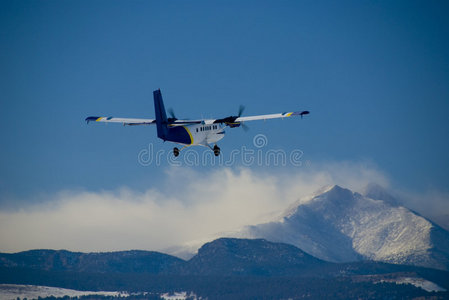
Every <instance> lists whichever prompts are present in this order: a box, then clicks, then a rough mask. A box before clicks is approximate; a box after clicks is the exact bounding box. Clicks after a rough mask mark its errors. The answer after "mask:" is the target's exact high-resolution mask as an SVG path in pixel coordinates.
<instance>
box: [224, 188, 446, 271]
mask: <svg viewBox="0 0 449 300" xmlns="http://www.w3.org/2000/svg"><path fill="white" fill-rule="evenodd" d="M365 195H366V196H363V195H361V194H359V193H354V192H352V191H350V190H348V189H344V188H341V187H339V186H332V187H329V188H327V189H324V190H322V191H320V192H319V193H317V194H315V195H313V196H312V197H310V198H308V199H305V200H304V199H303V200H300V201H298V202H297V203H295V204H294V205H293V206H292V207H291V208H290V209H288V210H287V211H286V212H285V213H284V214H283V215H282V216H281V217H280V218H279V219H278V220H275V221H272V222H269V223H265V224H259V225H252V226H246V227H244V228H243V229H242V230H240V231H239V232H236V233H235V234H232V235H233V236H235V237H240V238H265V239H267V240H270V241H274V242H283V243H289V244H292V245H295V246H297V247H298V248H300V249H302V250H304V251H305V252H307V253H309V254H311V255H313V256H315V257H317V258H320V259H323V260H327V261H332V262H349V261H357V260H363V259H369V260H375V261H383V262H389V263H397V264H410V265H416V266H424V267H431V268H438V269H444V270H448V269H449V232H447V231H446V230H444V229H442V228H441V227H439V226H438V225H435V224H433V223H432V222H431V221H429V220H427V219H425V218H424V217H422V216H420V215H418V214H417V213H415V212H413V211H411V210H409V209H407V208H406V207H403V206H400V205H398V204H397V202H396V201H394V200H393V198H392V197H391V196H389V195H388V194H387V193H385V192H384V191H382V190H381V189H380V188H379V187H376V186H374V187H372V188H369V189H368V190H367V192H366V193H365ZM373 198H384V199H385V200H384V199H373Z"/></svg>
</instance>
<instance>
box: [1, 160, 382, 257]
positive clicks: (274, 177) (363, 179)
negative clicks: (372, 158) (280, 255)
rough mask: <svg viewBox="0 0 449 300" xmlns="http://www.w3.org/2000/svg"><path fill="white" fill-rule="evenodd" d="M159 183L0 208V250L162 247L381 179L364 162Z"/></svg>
mask: <svg viewBox="0 0 449 300" xmlns="http://www.w3.org/2000/svg"><path fill="white" fill-rule="evenodd" d="M164 176H165V184H164V185H163V186H162V187H158V188H150V189H148V190H146V191H144V192H138V191H132V190H130V189H126V188H122V189H120V190H118V191H104V192H86V191H81V192H80V191H78V192H68V191H65V192H61V193H59V194H57V195H55V196H54V197H53V199H52V200H51V201H48V202H47V203H45V204H39V205H35V206H32V207H27V208H23V209H20V210H17V211H14V212H11V211H0V241H1V243H0V251H2V252H15V251H23V250H27V249H37V248H51V249H68V250H72V251H116V250H127V249H147V250H163V249H165V248H167V247H170V246H174V245H177V244H181V243H184V242H188V241H191V240H196V239H201V238H204V237H205V236H210V235H213V234H215V233H217V232H225V231H232V230H235V229H237V228H239V227H241V226H243V225H247V224H255V223H259V222H263V221H266V218H267V217H268V216H270V215H271V213H272V212H279V211H281V210H284V209H285V208H287V207H288V205H289V204H290V203H292V202H294V201H296V200H298V199H299V198H301V197H304V196H307V195H309V194H311V193H313V192H314V191H316V190H318V189H319V188H321V187H322V186H324V185H330V184H339V185H341V186H344V187H348V188H350V189H352V190H355V191H361V190H362V189H363V188H364V187H365V186H366V184H367V183H369V182H377V183H379V184H381V185H384V186H385V185H388V180H387V178H386V176H385V175H384V174H382V172H380V171H378V170H377V169H376V168H375V167H373V166H371V165H369V164H368V165H367V164H351V163H333V164H326V165H322V166H315V167H303V168H298V169H296V170H291V169H290V170H288V171H287V170H284V171H282V170H277V171H275V172H274V173H273V172H272V171H271V172H269V171H257V170H252V169H248V168H240V169H237V170H233V169H229V168H220V169H217V170H212V171H204V170H201V171H198V170H192V169H188V168H171V169H168V170H167V171H166V173H165V175H164Z"/></svg>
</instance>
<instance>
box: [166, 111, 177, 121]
mask: <svg viewBox="0 0 449 300" xmlns="http://www.w3.org/2000/svg"><path fill="white" fill-rule="evenodd" d="M168 114H169V115H170V118H168V122H169V123H173V122H174V121H176V120H178V118H176V116H175V111H174V110H173V108H169V109H168Z"/></svg>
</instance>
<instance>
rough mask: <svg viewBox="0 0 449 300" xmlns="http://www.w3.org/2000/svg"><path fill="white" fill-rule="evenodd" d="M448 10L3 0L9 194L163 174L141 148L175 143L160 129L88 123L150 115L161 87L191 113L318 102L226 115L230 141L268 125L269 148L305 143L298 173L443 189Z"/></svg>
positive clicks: (435, 4) (231, 145)
mask: <svg viewBox="0 0 449 300" xmlns="http://www.w3.org/2000/svg"><path fill="white" fill-rule="evenodd" d="M448 11H449V4H448V2H447V1H1V2H0V95H1V96H0V108H1V109H0V128H1V129H0V140H1V147H0V166H1V168H0V206H2V207H5V206H10V205H14V206H15V205H18V206H26V205H28V204H30V203H35V202H36V201H41V200H42V198H45V197H46V196H48V195H52V194H55V193H58V192H60V191H65V190H87V191H102V190H115V189H118V188H121V187H130V188H133V189H136V190H142V191H143V190H145V189H148V188H153V187H157V186H158V185H160V184H163V182H164V178H165V176H166V175H165V173H164V170H165V169H166V168H168V164H167V163H164V164H162V165H158V166H157V165H154V164H153V165H150V166H142V165H140V164H139V163H138V160H137V156H138V153H139V151H141V150H142V149H146V148H147V147H148V145H149V144H153V145H154V149H156V150H159V149H162V150H165V151H169V150H170V149H171V148H172V145H171V144H168V143H167V144H164V143H162V142H161V141H160V140H158V139H157V138H156V131H155V128H153V127H145V126H136V127H123V126H120V125H113V124H112V125H107V126H103V125H102V124H92V125H89V126H87V125H86V124H85V122H84V118H85V117H87V116H89V115H105V116H116V117H141V118H153V117H154V112H153V102H152V101H153V100H152V91H153V90H154V89H157V88H160V89H161V90H162V94H163V97H164V101H165V105H166V107H173V108H174V109H175V111H176V114H177V115H178V117H183V118H201V117H205V118H209V117H225V116H228V115H232V114H235V113H236V111H237V110H238V107H239V105H240V104H244V105H245V106H246V111H245V114H248V115H253V114H265V113H276V112H284V111H291V110H303V109H307V110H310V111H311V115H310V116H308V117H307V118H305V119H304V120H300V119H295V120H284V121H280V120H277V121H272V122H253V123H250V124H248V125H249V126H250V131H248V132H244V131H243V130H240V129H235V130H230V129H228V130H227V136H226V137H225V139H224V140H223V141H222V142H221V143H219V145H220V147H221V148H222V151H223V155H226V153H229V152H230V151H231V150H232V149H236V148H240V147H242V145H243V146H247V147H248V148H251V147H252V148H254V146H253V144H252V140H253V137H254V136H255V135H256V134H258V133H263V134H264V135H265V136H266V137H267V139H268V141H269V144H268V147H271V148H270V149H282V150H284V151H287V152H289V151H290V152H291V151H293V150H295V149H300V150H301V151H302V152H303V156H302V159H303V162H304V164H303V166H302V167H299V168H302V171H303V170H304V168H307V167H308V166H310V165H312V166H313V165H314V164H315V165H316V164H319V165H320V166H321V165H323V164H325V163H326V162H355V163H358V162H362V163H368V164H372V165H374V166H375V167H376V168H378V169H379V170H382V172H384V173H385V174H387V176H388V177H389V179H390V180H391V182H392V185H394V186H399V187H401V188H403V189H409V190H416V191H425V190H429V189H434V190H438V191H441V192H444V193H447V192H449V185H448V183H449V171H448V170H449V158H448V153H449V122H448V117H447V112H448V109H449V39H448V38H447V37H448V36H449V19H448V18H447V12H448ZM198 151H205V149H199V150H198ZM238 165H239V163H238V162H236V164H235V167H238ZM181 168H182V167H181ZM217 168H220V166H212V165H206V166H198V167H195V169H196V170H197V171H198V172H203V171H208V170H216V169H217ZM250 168H251V169H252V170H261V169H262V170H263V171H268V172H270V170H271V169H270V168H271V167H270V166H268V167H263V166H253V167H250ZM295 168H298V167H294V166H286V167H285V169H289V172H294V171H295ZM274 169H275V170H277V171H279V172H281V171H282V167H279V168H274Z"/></svg>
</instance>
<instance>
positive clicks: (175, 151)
mask: <svg viewBox="0 0 449 300" xmlns="http://www.w3.org/2000/svg"><path fill="white" fill-rule="evenodd" d="M173 155H174V156H175V157H178V155H179V149H178V148H177V147H175V148H173Z"/></svg>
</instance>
